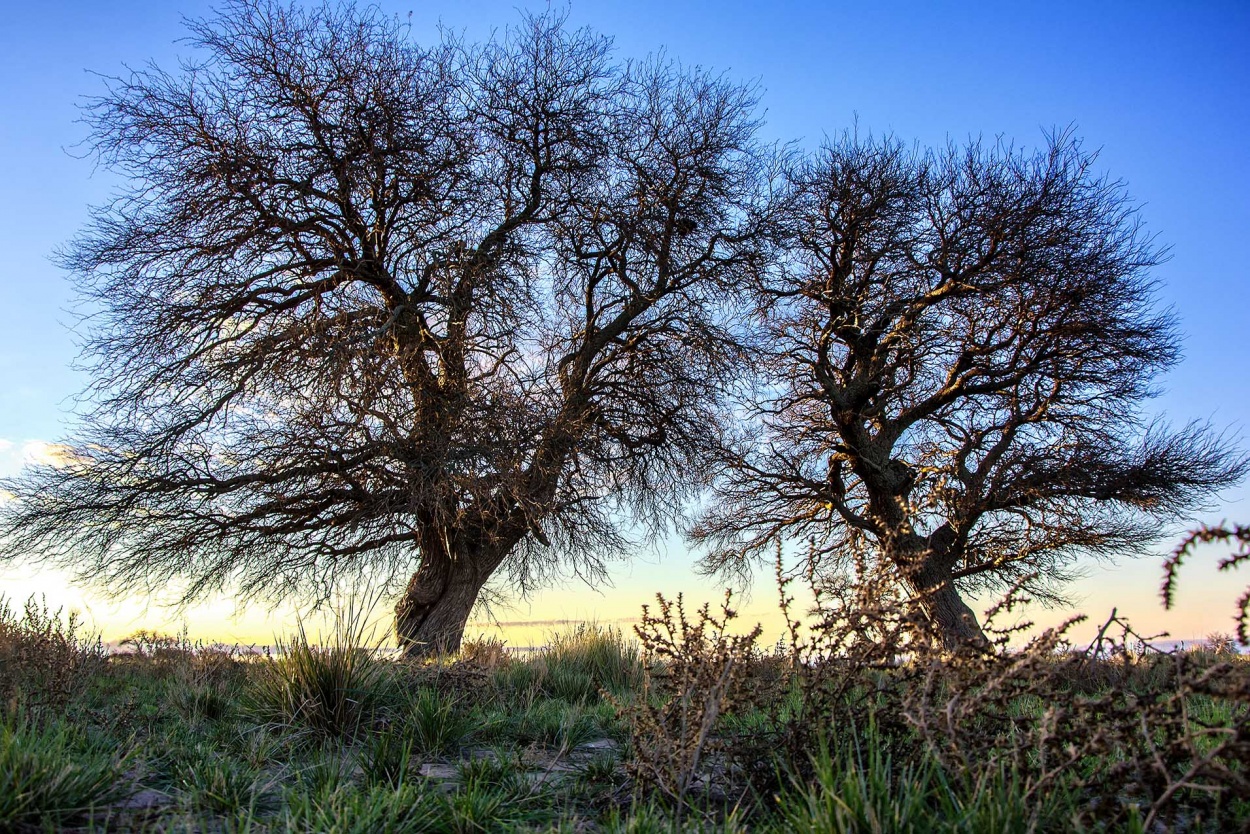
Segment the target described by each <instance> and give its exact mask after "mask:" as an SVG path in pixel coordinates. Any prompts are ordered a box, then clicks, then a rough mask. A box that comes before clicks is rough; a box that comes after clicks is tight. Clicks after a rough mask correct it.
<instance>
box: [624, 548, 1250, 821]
mask: <svg viewBox="0 0 1250 834" xmlns="http://www.w3.org/2000/svg"><path fill="white" fill-rule="evenodd" d="M778 578H779V584H780V587H781V589H782V604H783V608H784V610H785V612H786V615H787V618H788V620H789V622H790V640H789V644H788V646H786V656H785V660H784V661H780V662H778V661H777V660H773V659H769V660H765V659H764V656H763V655H761V653H759V652H758V651H756V650H755V649H754V647H753V640H754V639H755V637H756V636H758V633H759V632H758V630H756V631H755V632H753V633H752V634H751V635H748V636H744V637H739V638H726V637H725V636H724V630H725V623H726V622H727V621H728V619H730V618H731V617H732V611H731V610H729V609H728V606H727V605H726V606H725V607H724V608H723V609H722V616H721V617H719V618H712V617H711V615H710V614H709V613H708V612H707V611H706V609H705V610H704V611H701V612H700V616H699V618H698V620H697V621H696V622H695V623H689V622H687V620H686V617H685V613H684V611H683V610H682V609H681V607H680V599H679V600H678V604H677V605H673V604H670V603H668V602H666V601H664V600H663V599H661V608H660V612H659V615H658V616H652V615H651V614H650V613H649V612H648V613H647V614H646V616H644V620H643V624H642V625H641V626H639V628H638V632H639V637H640V638H642V640H643V645H644V649H645V651H646V653H647V657H648V659H649V660H651V661H653V662H654V661H662V665H659V666H656V665H654V663H653V666H652V667H651V669H649V672H648V675H647V677H646V680H645V682H644V695H645V697H644V698H642V699H640V700H639V701H638V702H637V703H635V704H631V705H629V707H628V709H627V710H626V711H625V712H626V715H627V716H628V717H629V719H630V722H631V728H632V736H633V741H634V757H635V761H634V762H633V764H632V769H633V775H634V776H635V778H636V779H638V780H639V782H640V783H641V784H643V785H647V786H651V787H654V788H657V789H658V790H659V791H660V792H661V793H663V794H665V795H667V796H668V797H670V798H672V799H676V800H677V801H678V802H679V803H684V804H687V805H688V804H689V801H688V800H687V798H686V793H687V791H689V789H690V788H691V786H692V785H693V784H694V783H695V781H696V780H697V779H698V778H699V777H700V776H707V774H708V773H709V772H710V771H711V770H712V768H711V767H709V766H708V764H709V754H715V755H714V756H713V758H714V760H715V761H716V762H728V763H733V764H736V765H739V766H738V767H736V768H730V769H722V770H721V771H719V773H718V774H717V775H718V776H719V777H721V778H735V779H742V780H753V779H758V778H765V779H767V778H769V771H770V770H771V772H772V773H773V774H775V773H776V771H777V768H778V766H780V767H781V768H782V769H785V770H788V771H790V772H791V773H792V774H793V775H794V776H795V777H797V778H800V779H810V778H811V777H812V773H813V771H812V768H813V758H812V756H813V751H816V750H818V749H820V747H821V746H822V745H824V744H827V743H831V742H836V741H838V739H840V738H842V737H844V736H847V734H848V733H849V734H850V735H851V736H853V735H854V734H855V733H856V732H862V731H864V730H865V729H867V728H869V727H871V728H872V735H873V737H874V739H875V742H874V743H879V744H881V745H884V746H885V748H886V749H887V750H889V751H890V754H891V755H892V756H893V757H894V761H898V762H903V761H918V760H920V759H919V758H917V757H924V758H926V759H929V760H932V761H934V762H936V764H937V765H938V766H940V768H941V771H942V772H943V773H944V774H945V776H944V777H943V778H944V779H946V780H947V782H948V783H949V784H950V786H951V790H953V791H955V792H956V793H957V794H958V795H959V796H961V797H963V800H961V801H967V802H973V801H974V800H975V798H976V797H978V796H979V795H980V792H981V791H982V790H983V788H984V786H985V785H988V784H997V782H996V781H995V780H998V781H1000V782H1001V781H1002V779H1003V778H1005V777H1004V774H1007V775H1009V777H1010V783H1011V785H1012V791H1013V801H1016V800H1018V804H1019V806H1020V808H1019V810H1020V813H1021V814H1023V818H1026V819H1027V820H1028V826H1027V827H1029V828H1030V829H1033V828H1037V827H1038V826H1041V825H1043V824H1044V823H1043V822H1042V820H1043V818H1044V817H1046V816H1047V815H1049V814H1053V812H1054V807H1053V806H1054V803H1053V802H1051V801H1050V799H1051V798H1053V797H1054V796H1056V795H1059V794H1062V795H1068V796H1071V797H1073V800H1072V806H1071V814H1072V815H1073V816H1074V819H1073V820H1072V822H1073V824H1078V825H1081V826H1086V827H1095V828H1110V829H1118V828H1120V827H1123V826H1125V825H1131V824H1133V820H1134V819H1136V820H1139V821H1141V822H1142V823H1144V826H1145V829H1144V830H1152V826H1153V827H1154V829H1158V828H1160V827H1166V828H1175V827H1177V826H1181V827H1185V828H1187V829H1192V830H1204V829H1209V828H1211V826H1212V825H1226V824H1227V823H1228V820H1229V818H1230V816H1235V814H1236V813H1237V812H1236V810H1235V806H1233V810H1232V811H1230V805H1231V803H1234V802H1242V803H1246V802H1250V772H1248V771H1247V767H1246V762H1250V663H1245V662H1242V661H1240V660H1238V659H1233V658H1226V657H1224V656H1218V655H1215V654H1212V653H1210V652H1181V651H1173V652H1163V651H1160V650H1158V649H1157V648H1155V647H1154V646H1153V645H1152V643H1151V639H1152V638H1147V637H1143V636H1142V635H1140V634H1138V633H1136V632H1135V631H1133V629H1132V628H1131V627H1130V626H1129V625H1128V624H1127V623H1126V622H1124V621H1123V620H1122V619H1121V618H1120V617H1118V616H1117V615H1116V613H1115V612H1112V615H1111V617H1110V618H1109V619H1108V620H1107V622H1106V623H1105V624H1104V626H1103V627H1102V629H1101V630H1100V631H1099V633H1098V637H1097V639H1095V640H1094V641H1093V643H1092V644H1090V645H1089V646H1087V647H1083V648H1082V647H1077V646H1075V645H1074V644H1073V643H1072V642H1071V640H1070V639H1069V638H1068V636H1067V635H1068V633H1069V631H1070V629H1071V628H1072V626H1073V625H1074V624H1076V623H1077V622H1080V621H1081V620H1082V619H1083V618H1079V617H1074V618H1072V619H1070V620H1069V621H1068V622H1066V623H1064V624H1063V625H1061V626H1059V627H1057V628H1054V629H1047V630H1043V631H1040V632H1036V633H1034V632H1032V631H1031V626H1030V625H1029V624H1027V623H1019V624H1015V625H1012V626H1008V627H999V626H998V625H997V623H998V622H999V621H1002V620H1004V619H1008V618H1009V617H1011V616H1014V615H1013V614H1012V612H1013V609H1015V608H1016V607H1017V606H1018V605H1019V604H1020V603H1022V602H1024V601H1026V600H1025V598H1024V595H1023V594H1022V593H1021V592H1020V591H1019V590H1018V588H1017V589H1016V590H1013V591H1011V592H1009V593H1008V594H1007V595H1006V596H1005V597H1004V599H1003V600H1002V601H1001V602H1000V603H999V604H998V605H997V606H995V607H994V608H993V609H991V611H990V612H988V614H989V616H988V617H987V620H986V634H987V636H988V638H989V641H988V644H987V645H985V646H983V647H966V648H962V649H959V650H955V651H952V650H950V649H949V648H947V647H945V646H944V645H943V644H942V642H941V641H940V640H939V639H937V638H935V637H934V636H933V635H932V633H931V632H930V631H929V630H928V629H927V628H926V627H925V624H926V622H927V618H925V617H924V616H923V613H924V612H923V606H924V604H925V599H924V598H923V597H920V598H917V597H914V596H911V595H909V594H908V593H907V592H906V590H905V589H902V588H899V587H898V586H897V584H896V583H895V582H893V581H892V580H891V579H890V578H889V577H888V576H885V575H883V574H877V573H872V572H870V571H864V572H863V573H860V574H858V575H856V576H853V577H851V578H849V579H847V580H845V581H843V582H837V583H832V582H827V581H826V582H824V583H816V582H814V581H812V578H811V577H810V576H809V577H807V579H808V581H809V582H810V583H811V585H812V591H813V593H814V596H815V605H814V606H813V608H812V609H811V610H810V611H809V612H808V614H807V615H806V617H805V621H801V620H800V618H799V617H798V616H795V615H794V613H793V611H792V608H793V600H792V598H791V597H790V596H789V595H788V594H787V590H788V587H789V585H790V584H791V582H793V581H795V580H793V579H792V578H790V577H786V576H784V575H783V574H782V573H781V572H780V570H779V572H778ZM1027 581H1028V578H1027V577H1026V578H1025V579H1024V580H1022V582H1021V585H1020V586H1019V587H1023V586H1024V585H1025V584H1026V583H1027ZM1022 641H1023V643H1024V645H1023V646H1020V647H1013V644H1019V643H1020V642H1022ZM752 669H755V670H759V674H757V675H756V676H755V677H754V678H753V677H752V676H751V674H750V672H751V670H752ZM779 669H782V670H784V672H783V674H782V675H781V676H780V677H779V678H776V677H773V676H771V675H770V674H769V673H768V672H767V671H766V670H771V671H773V672H775V671H778V670H779ZM657 670H662V671H657ZM731 710H732V711H736V712H738V713H739V714H741V713H743V712H745V711H754V714H755V718H754V719H753V720H751V721H749V722H739V723H745V728H744V727H743V726H738V727H736V728H735V731H734V732H733V733H729V732H725V728H724V723H725V722H723V721H721V722H719V723H718V719H719V718H720V717H721V716H722V715H723V714H724V713H726V712H727V711H731ZM761 712H762V713H763V714H762V716H761V715H760V713H761ZM752 760H755V764H756V766H755V767H754V768H751V767H744V766H742V765H746V764H748V763H749V762H751V761H752ZM701 767H702V768H703V771H704V772H703V773H702V774H701V773H700V768H701ZM774 778H775V777H774ZM756 787H757V788H760V789H763V788H767V790H768V792H769V793H771V792H772V789H773V787H774V785H763V784H758V783H757V784H756ZM1242 807H1243V808H1244V806H1242ZM1221 815H1222V816H1221Z"/></svg>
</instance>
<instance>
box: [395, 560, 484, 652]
mask: <svg viewBox="0 0 1250 834" xmlns="http://www.w3.org/2000/svg"><path fill="white" fill-rule="evenodd" d="M435 553H436V554H437V555H434V554H435ZM506 553H507V549H506V548H501V547H498V546H496V547H453V548H451V549H450V552H449V553H448V552H446V551H444V552H441V553H440V552H437V551H435V552H434V553H430V552H429V551H427V555H423V557H422V563H421V567H420V568H418V569H417V571H416V573H414V574H413V575H412V578H411V579H410V580H408V586H407V587H406V588H405V589H404V593H403V594H402V595H401V596H400V598H399V601H398V602H397V603H396V604H395V637H396V639H397V641H398V643H399V649H400V651H401V652H402V653H403V655H404V656H405V657H410V658H411V657H433V656H436V655H443V654H451V653H453V652H457V651H459V650H460V641H461V639H462V638H463V637H464V629H465V625H466V624H467V623H468V621H469V614H470V613H472V611H473V606H474V604H476V603H477V597H478V594H479V593H481V590H482V586H483V585H485V584H486V580H487V579H489V578H490V575H491V574H492V573H493V572H494V571H495V569H496V568H497V567H499V563H500V562H501V561H503V557H504V555H506ZM431 556H433V558H431Z"/></svg>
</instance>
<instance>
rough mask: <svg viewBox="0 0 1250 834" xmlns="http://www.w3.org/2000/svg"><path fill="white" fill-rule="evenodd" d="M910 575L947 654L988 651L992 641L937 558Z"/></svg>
mask: <svg viewBox="0 0 1250 834" xmlns="http://www.w3.org/2000/svg"><path fill="white" fill-rule="evenodd" d="M908 573H909V577H908V584H909V585H910V586H911V587H912V590H913V591H914V592H915V594H916V597H917V598H918V599H919V600H920V606H921V609H922V610H923V611H924V613H925V615H926V616H927V617H928V619H929V626H930V628H932V630H933V632H934V634H935V635H936V636H937V638H938V639H939V640H941V641H942V646H943V647H944V648H945V649H946V650H947V651H951V652H954V651H958V650H961V649H986V648H989V646H990V641H989V639H988V638H987V637H986V636H985V632H984V631H982V630H981V624H980V623H979V622H978V621H977V615H976V613H975V612H973V610H972V609H971V608H969V607H968V604H967V603H966V602H964V601H963V598H962V597H961V596H960V595H959V590H958V589H957V588H956V587H955V583H954V582H953V581H952V580H951V577H950V571H949V570H946V569H945V568H944V567H943V566H942V564H940V562H939V560H938V559H937V558H936V557H935V556H934V555H932V554H931V555H929V556H927V557H925V558H924V559H922V560H921V561H920V563H919V565H918V566H917V567H916V568H915V569H913V570H911V571H909V572H908Z"/></svg>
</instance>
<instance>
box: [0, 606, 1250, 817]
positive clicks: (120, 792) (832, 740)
mask: <svg viewBox="0 0 1250 834" xmlns="http://www.w3.org/2000/svg"><path fill="white" fill-rule="evenodd" d="M47 626H48V623H47V622H44V623H43V627H45V630H46V627H47ZM53 632H55V628H53ZM10 633H11V632H10ZM148 637H149V638H150V639H148V640H147V642H146V643H145V644H144V645H150V646H152V647H153V648H152V649H151V651H149V652H146V653H144V654H141V655H133V656H114V657H112V658H109V659H107V660H104V661H101V662H100V663H98V664H96V665H95V666H94V667H92V671H91V672H90V674H88V675H86V676H85V677H84V678H82V679H81V680H78V681H75V685H74V687H73V689H72V690H67V691H69V692H70V693H71V695H70V697H68V698H66V699H64V700H63V701H61V702H59V705H58V706H57V707H56V708H55V709H54V710H53V709H49V708H48V707H47V706H46V705H45V706H41V707H40V708H39V709H37V710H34V711H30V712H29V713H27V712H22V713H21V714H20V715H16V714H15V715H11V716H10V717H9V718H8V719H7V720H6V721H4V722H0V832H2V831H36V830H56V829H63V828H67V827H71V826H78V827H86V828H87V829H89V830H90V829H91V827H92V826H95V827H96V828H99V827H100V826H105V827H107V828H108V829H109V830H118V831H149V830H150V831H161V832H165V831H187V832H218V831H221V832H314V831H318V832H319V831H330V832H357V831H360V832H365V831H369V832H372V831H397V832H494V831H502V832H507V831H517V832H523V831H534V832H539V831H542V832H547V831H568V832H579V834H582V833H583V832H612V831H620V832H738V831H761V832H778V834H780V832H792V831H793V832H876V831H879V832H907V831H917V832H919V831H934V832H939V834H954V832H973V833H974V834H976V833H977V832H985V834H989V832H1000V831H1038V832H1048V831H1070V830H1077V828H1076V827H1075V824H1074V822H1073V820H1074V817H1075V815H1076V814H1077V813H1078V812H1079V811H1081V809H1083V808H1085V807H1086V804H1083V803H1087V802H1088V798H1087V797H1086V796H1084V795H1083V794H1082V793H1081V790H1080V788H1079V786H1077V785H1075V783H1074V782H1073V781H1072V780H1071V779H1060V780H1058V781H1057V782H1056V784H1054V785H1052V786H1049V787H1048V788H1047V789H1046V790H1045V791H1041V792H1037V791H1030V790H1029V788H1028V785H1027V784H1026V783H1025V782H1024V781H1023V780H1022V777H1021V775H1020V773H1018V772H1017V771H1015V770H1013V769H1012V766H1011V765H1010V760H1009V759H1000V760H997V761H995V762H993V763H986V764H985V765H984V766H977V767H974V768H972V769H971V770H969V771H968V772H956V771H949V770H946V769H944V767H943V765H941V764H940V760H939V759H938V758H937V757H935V756H933V755H931V754H930V753H929V752H928V749H927V748H926V747H925V745H924V743H923V741H922V740H921V739H920V738H919V736H918V735H917V734H916V733H915V732H914V731H912V730H909V729H908V728H907V726H906V725H905V724H900V723H899V722H897V721H895V722H893V723H889V722H886V723H884V724H883V725H882V726H883V727H884V726H886V724H888V730H887V729H878V727H877V725H876V724H873V723H870V724H869V725H867V726H865V727H864V728H863V729H862V730H860V731H858V732H857V731H855V730H854V728H853V726H852V725H851V724H850V723H838V722H836V721H827V722H826V723H825V724H823V725H820V727H819V729H822V730H823V731H824V733H823V737H824V738H826V739H827V740H826V741H824V742H819V743H808V742H804V743H805V744H807V746H806V747H804V748H802V749H800V750H797V751H789V750H788V748H787V742H786V739H787V736H786V735H785V733H784V729H785V722H786V721H787V720H788V718H789V717H790V716H791V715H795V714H797V713H798V709H799V706H800V705H801V704H800V701H799V697H800V696H799V694H798V692H797V690H795V689H793V688H791V689H785V688H783V689H780V690H778V694H775V695H773V696H770V698H769V699H767V700H764V701H759V700H752V699H750V698H746V699H741V700H736V701H732V702H731V703H729V704H727V706H726V710H725V713H724V715H723V716H722V717H721V719H720V720H719V721H718V723H717V725H716V727H715V728H713V736H714V738H713V743H712V744H710V745H709V747H708V751H709V752H708V754H707V757H706V759H705V764H704V766H703V774H702V779H701V780H697V781H696V785H697V787H696V789H695V790H693V791H692V792H691V793H690V794H689V795H688V796H686V797H682V798H681V801H677V798H675V797H669V796H665V795H663V794H661V793H659V792H657V791H654V790H649V789H648V782H647V780H646V778H645V777H646V775H645V774H640V773H639V772H638V771H637V769H636V765H637V762H638V761H639V760H640V759H639V758H638V757H635V756H634V754H633V747H632V745H633V744H635V743H639V742H638V738H645V737H646V736H645V734H644V735H642V736H636V735H635V734H634V733H633V732H632V731H631V725H630V721H631V720H632V719H631V718H630V712H629V707H630V704H633V703H635V702H637V700H638V699H639V698H641V697H644V690H643V689H642V685H641V668H642V665H641V661H640V659H639V657H638V653H637V650H636V648H635V647H633V646H632V644H630V643H628V642H627V641H624V639H623V638H622V637H621V635H620V634H619V633H617V632H611V631H607V630H602V629H583V630H581V631H578V632H566V633H564V634H561V635H558V636H556V637H555V638H553V640H552V642H551V645H550V646H548V647H547V648H546V649H545V650H543V651H540V652H537V653H535V654H534V655H532V656H530V657H527V658H517V657H512V656H509V655H507V653H506V652H504V651H502V649H501V648H500V647H499V646H495V645H485V646H482V647H478V648H475V649H473V651H472V653H470V654H469V655H468V656H466V657H465V658H463V659H460V660H447V661H440V662H438V663H433V664H411V663H406V662H400V663H396V662H391V661H389V660H386V659H383V658H381V657H379V656H378V655H377V654H376V653H375V652H373V651H372V646H371V645H370V644H369V642H368V641H367V640H366V635H365V632H364V631H363V630H362V629H360V628H359V627H358V626H356V625H354V624H350V623H345V624H344V627H343V628H342V629H341V630H340V632H338V633H336V634H333V635H330V637H329V639H328V640H327V641H326V643H325V644H324V645H322V644H318V643H317V642H316V641H315V640H313V639H312V638H311V637H310V636H309V635H307V634H306V633H304V632H303V631H302V630H300V631H298V632H297V633H296V635H295V636H294V637H293V638H292V639H290V640H289V641H286V643H285V645H284V646H283V651H282V652H281V653H279V654H278V655H276V656H275V657H271V658H265V657H259V658H247V657H241V656H237V655H236V654H234V653H231V652H221V651H220V650H217V649H204V648H203V647H194V646H189V645H188V644H187V643H186V641H183V640H177V639H174V638H171V639H169V640H164V639H162V638H160V637H159V635H149V636H148ZM22 639H26V638H24V637H23V638H22ZM31 639H34V638H31ZM88 651H89V647H88ZM66 657H69V655H68V654H67V655H66ZM71 659H72V658H71ZM41 668H42V667H41ZM775 671H776V670H771V671H770V670H769V669H764V672H768V674H774V672H775ZM1109 674H1112V675H1114V674H1116V670H1111V672H1110V673H1109ZM52 675H53V678H52V679H61V680H64V679H66V678H65V676H64V675H62V674H61V673H60V672H59V671H58V670H55V669H54V670H52ZM58 676H59V677H58ZM1164 677H1165V676H1163V675H1162V674H1161V673H1157V672H1149V671H1148V670H1144V671H1143V672H1142V673H1141V674H1136V673H1135V677H1134V678H1133V681H1134V686H1135V687H1138V689H1134V690H1133V691H1134V692H1139V691H1145V692H1149V689H1148V687H1149V686H1151V685H1154V684H1152V683H1150V682H1151V681H1156V682H1157V681H1158V680H1160V679H1162V678H1164ZM1082 686H1085V682H1083V683H1082ZM1141 687H1146V689H1144V690H1141V689H1140V688H1141ZM1095 691H1096V692H1107V691H1111V692H1116V691H1118V690H1115V689H1108V688H1106V687H1104V688H1103V689H1101V690H1097V689H1096V690H1095ZM871 694H872V693H871V692H868V691H865V693H864V697H865V698H867V697H868V696H869V695H871ZM647 697H649V698H651V699H655V698H657V697H661V696H660V695H659V694H658V693H656V692H655V691H652V692H651V693H650V694H649V695H648V696H647ZM1073 697H1075V696H1073ZM877 700H878V699H877V698H875V697H874V698H873V699H872V702H873V703H876V702H877ZM1187 705H1188V707H1189V711H1190V716H1191V718H1192V720H1193V721H1195V722H1202V723H1204V724H1211V725H1215V726H1217V727H1219V726H1229V725H1231V724H1232V723H1233V722H1235V721H1237V720H1238V719H1239V718H1240V717H1244V715H1245V709H1246V704H1245V703H1242V702H1237V701H1234V700H1232V699H1230V698H1223V697H1213V696H1209V695H1195V696H1193V697H1192V698H1190V699H1189V701H1188V702H1187ZM1051 706H1052V703H1051V702H1048V701H1046V700H1045V699H1042V698H1038V697H1037V696H1034V695H1028V696H1023V697H1020V698H1018V699H1017V700H1015V701H1013V702H1011V703H1010V704H1009V705H1008V707H1007V708H1006V709H1005V710H1004V711H1003V712H1004V718H1005V719H1009V720H1025V721H1027V720H1036V719H1038V718H1039V717H1041V716H1043V715H1044V714H1045V713H1046V711H1047V709H1048V708H1049V707H1051ZM882 717H883V718H885V717H888V716H882ZM897 717H898V716H894V718H897ZM813 737H816V738H820V737H821V734H820V733H813ZM605 740H610V741H605ZM588 742H597V743H596V744H595V745H593V746H587V743H588ZM1129 752H1131V751H1125V752H1124V753H1123V755H1122V758H1117V759H1115V760H1114V761H1112V762H1111V763H1112V764H1114V763H1116V762H1120V761H1124V762H1127V761H1129V758H1128V756H1129ZM1116 755H1121V754H1116ZM1081 764H1082V766H1081V768H1079V769H1077V770H1076V771H1075V772H1074V773H1073V774H1072V775H1080V774H1083V773H1086V772H1090V769H1091V768H1092V767H1094V766H1096V765H1105V764H1107V762H1106V761H1103V762H1082V763H1081ZM139 792H142V794H143V795H144V796H146V797H148V799H149V801H150V802H154V804H152V806H151V807H149V808H147V809H144V810H133V809H129V808H127V807H126V805H125V799H126V797H127V796H128V795H130V794H134V793H139ZM153 797H155V799H152V798H153ZM1128 801H1129V799H1128V798H1127V797H1126V802H1128ZM1116 819H1117V821H1116V822H1114V823H1107V824H1106V825H1104V826H1103V827H1102V828H1098V827H1097V826H1094V827H1089V826H1086V828H1085V829H1084V830H1086V831H1091V832H1093V831H1120V830H1128V831H1131V830H1134V826H1136V827H1137V830H1141V815H1140V814H1138V815H1137V817H1136V818H1134V816H1133V813H1132V812H1131V811H1129V810H1127V805H1126V807H1125V809H1124V810H1123V813H1121V814H1120V815H1119V817H1117V818H1116ZM1248 819H1250V800H1247V799H1246V798H1240V799H1239V798H1237V797H1235V796H1232V795H1220V796H1205V795H1202V794H1201V793H1200V792H1192V793H1190V794H1186V795H1184V796H1182V797H1181V798H1180V799H1179V800H1178V806H1177V809H1176V811H1175V813H1174V815H1173V816H1171V817H1168V818H1167V819H1165V820H1163V822H1162V824H1163V825H1171V826H1174V827H1175V825H1176V824H1177V823H1178V821H1180V822H1181V823H1183V824H1184V825H1185V826H1188V828H1187V830H1192V831H1224V830H1237V829H1238V828H1240V827H1241V826H1242V825H1244V824H1245V822H1246V821H1247V820H1248Z"/></svg>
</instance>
